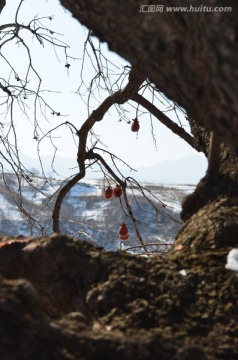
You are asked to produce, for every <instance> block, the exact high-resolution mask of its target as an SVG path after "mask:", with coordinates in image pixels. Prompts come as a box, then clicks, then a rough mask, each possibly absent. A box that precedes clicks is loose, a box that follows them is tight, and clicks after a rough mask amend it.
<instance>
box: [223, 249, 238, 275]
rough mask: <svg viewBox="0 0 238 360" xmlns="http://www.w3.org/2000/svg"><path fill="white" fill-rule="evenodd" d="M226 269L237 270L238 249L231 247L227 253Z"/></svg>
mask: <svg viewBox="0 0 238 360" xmlns="http://www.w3.org/2000/svg"><path fill="white" fill-rule="evenodd" d="M225 267H226V269H229V270H233V271H238V249H232V250H230V251H229V253H228V255H227V263H226V266H225Z"/></svg>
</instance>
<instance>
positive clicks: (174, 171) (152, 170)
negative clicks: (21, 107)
mask: <svg viewBox="0 0 238 360" xmlns="http://www.w3.org/2000/svg"><path fill="white" fill-rule="evenodd" d="M21 158H22V161H23V163H24V165H25V166H26V167H27V168H28V169H29V170H33V169H37V170H38V171H39V172H40V174H41V167H40V162H39V159H32V158H30V157H29V156H27V155H25V154H22V155H21ZM41 160H42V164H43V166H44V171H45V174H46V175H47V176H49V175H51V176H54V177H55V176H56V175H57V174H59V176H62V177H68V176H70V175H72V174H74V173H76V172H77V162H76V159H73V158H69V157H59V156H57V157H56V158H55V160H54V169H55V170H56V172H57V174H56V173H54V172H53V169H52V156H50V155H47V156H42V158H41ZM206 169H207V160H206V158H205V156H202V155H195V156H189V157H185V158H182V159H177V160H167V161H163V162H160V163H158V164H157V165H154V166H140V167H139V168H138V169H137V171H136V172H130V171H129V170H127V169H123V170H121V171H122V173H123V174H124V175H125V176H132V177H134V178H135V179H136V180H138V181H141V182H152V183H156V184H197V183H198V182H199V180H200V179H201V178H202V177H203V176H204V175H205V172H206ZM99 178H102V173H101V172H100V171H97V169H95V168H94V170H90V169H88V170H87V176H86V179H99Z"/></svg>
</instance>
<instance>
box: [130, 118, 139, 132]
mask: <svg viewBox="0 0 238 360" xmlns="http://www.w3.org/2000/svg"><path fill="white" fill-rule="evenodd" d="M139 129H140V124H139V121H138V119H137V117H136V118H135V119H134V120H133V123H132V124H131V131H133V132H138V131H139Z"/></svg>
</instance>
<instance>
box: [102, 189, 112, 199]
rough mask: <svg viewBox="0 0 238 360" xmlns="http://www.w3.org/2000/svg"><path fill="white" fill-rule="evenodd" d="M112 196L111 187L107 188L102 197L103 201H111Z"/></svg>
mask: <svg viewBox="0 0 238 360" xmlns="http://www.w3.org/2000/svg"><path fill="white" fill-rule="evenodd" d="M112 195H113V190H112V187H111V186H108V187H107V188H106V190H105V191H104V197H105V199H111V197H112Z"/></svg>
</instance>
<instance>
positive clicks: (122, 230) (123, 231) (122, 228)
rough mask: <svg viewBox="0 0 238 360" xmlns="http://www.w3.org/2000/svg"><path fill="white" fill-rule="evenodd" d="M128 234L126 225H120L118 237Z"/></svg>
mask: <svg viewBox="0 0 238 360" xmlns="http://www.w3.org/2000/svg"><path fill="white" fill-rule="evenodd" d="M128 234H129V230H128V227H127V226H126V223H124V222H123V223H122V224H121V226H120V227H119V230H118V235H119V236H127V235H128Z"/></svg>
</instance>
